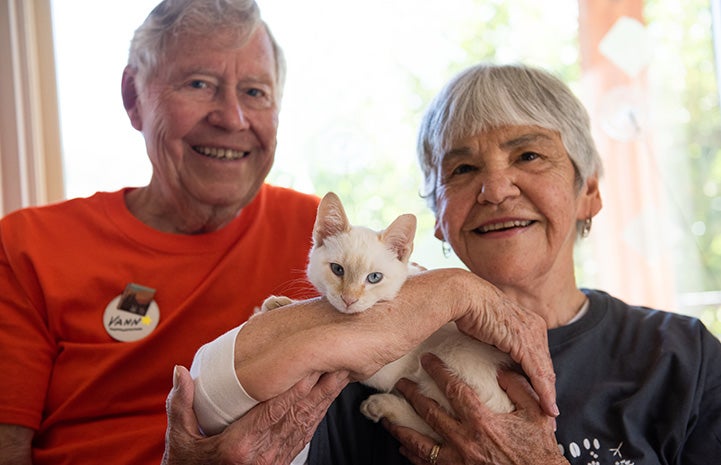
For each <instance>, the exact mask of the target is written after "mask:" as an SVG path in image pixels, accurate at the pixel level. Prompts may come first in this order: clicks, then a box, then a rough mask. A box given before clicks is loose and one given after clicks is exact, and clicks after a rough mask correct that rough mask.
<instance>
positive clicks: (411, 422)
mask: <svg viewBox="0 0 721 465" xmlns="http://www.w3.org/2000/svg"><path fill="white" fill-rule="evenodd" d="M360 410H361V413H362V414H363V415H365V416H366V418H368V419H370V420H373V421H375V422H378V421H380V419H381V418H386V419H388V421H390V422H391V423H394V424H396V425H400V426H406V427H408V428H412V429H414V430H416V431H418V432H419V433H423V434H425V435H426V436H430V437H432V438H435V439H437V440H440V439H441V438H440V436H438V434H437V433H436V432H435V431H433V429H432V428H431V427H430V426H428V424H427V423H426V422H425V421H423V420H422V419H421V417H419V416H418V414H417V413H416V411H415V410H413V407H412V406H411V404H409V403H408V401H407V400H405V399H404V398H402V397H400V396H397V395H395V394H373V395H372V396H370V397H369V398H367V399H366V400H364V401H363V402H362V403H361V406H360Z"/></svg>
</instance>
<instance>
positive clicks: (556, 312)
mask: <svg viewBox="0 0 721 465" xmlns="http://www.w3.org/2000/svg"><path fill="white" fill-rule="evenodd" d="M501 290H503V292H504V293H505V294H506V295H508V296H509V297H510V298H512V299H513V300H515V301H516V302H518V303H519V304H521V305H522V306H523V307H524V308H526V309H528V310H530V311H532V312H534V313H537V314H538V315H540V316H541V317H543V319H544V320H546V325H547V326H548V329H553V328H558V327H560V326H564V325H566V324H568V323H569V322H570V321H571V320H573V318H574V317H575V316H576V315H577V314H578V312H579V311H580V310H581V308H583V304H584V303H585V302H586V295H585V294H584V293H583V292H581V291H580V290H579V289H578V288H577V287H576V286H575V283H574V285H573V286H572V287H569V286H566V288H564V289H552V290H543V289H540V290H539V289H533V290H532V291H527V290H520V289H517V288H508V289H504V288H501Z"/></svg>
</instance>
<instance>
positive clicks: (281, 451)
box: [162, 367, 348, 465]
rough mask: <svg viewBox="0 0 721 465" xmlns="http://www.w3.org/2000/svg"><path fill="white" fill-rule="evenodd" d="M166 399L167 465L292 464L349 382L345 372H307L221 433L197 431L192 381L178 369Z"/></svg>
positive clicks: (165, 462)
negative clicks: (309, 373)
mask: <svg viewBox="0 0 721 465" xmlns="http://www.w3.org/2000/svg"><path fill="white" fill-rule="evenodd" d="M173 381H174V382H173V389H172V390H171V391H170V394H169V395H168V399H167V411H168V428H167V430H166V434H165V454H164V456H163V462H162V463H163V465H195V464H204V465H212V464H216V463H217V464H220V463H222V464H269V465H270V464H279V463H290V462H291V460H293V458H295V456H296V455H298V454H299V453H300V451H301V450H302V449H303V447H304V446H305V445H306V444H307V443H308V442H309V441H310V439H311V438H312V436H313V433H314V432H315V429H316V427H317V426H318V424H319V423H320V421H321V419H322V418H323V416H324V415H325V412H326V410H327V409H328V407H329V406H330V404H331V403H332V402H333V400H334V399H335V398H336V397H337V396H338V394H339V393H340V391H341V390H342V389H343V388H344V387H345V386H346V385H347V384H348V374H347V373H344V372H336V373H328V374H325V375H322V376H320V377H318V376H309V377H306V378H304V379H303V380H301V381H299V382H298V383H297V384H296V385H295V386H293V387H292V388H291V389H290V390H288V391H287V392H285V393H283V394H281V395H280V396H278V397H275V398H273V399H270V400H268V401H266V402H262V403H260V404H258V405H257V406H256V407H254V408H253V409H251V410H250V411H249V412H248V413H247V414H246V415H245V416H243V417H242V418H240V419H239V420H237V421H236V422H234V423H232V424H231V425H230V426H228V428H226V429H225V431H223V432H222V433H220V434H218V435H216V436H210V437H205V436H203V435H201V434H200V433H199V432H198V421H197V420H196V418H195V413H194V412H193V390H194V386H193V380H192V378H191V377H190V373H188V370H186V369H185V368H183V367H177V368H176V373H175V375H174V380H173Z"/></svg>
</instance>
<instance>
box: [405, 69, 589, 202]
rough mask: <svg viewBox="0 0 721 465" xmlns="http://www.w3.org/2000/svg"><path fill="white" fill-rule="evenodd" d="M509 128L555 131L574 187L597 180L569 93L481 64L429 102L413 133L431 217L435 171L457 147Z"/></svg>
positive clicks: (551, 80)
mask: <svg viewBox="0 0 721 465" xmlns="http://www.w3.org/2000/svg"><path fill="white" fill-rule="evenodd" d="M509 125H513V126H516V125H530V126H539V127H542V128H545V129H548V130H552V131H558V132H559V133H560V135H561V140H562V141H563V144H564V147H565V148H566V151H567V152H568V155H569V157H570V158H571V161H572V162H573V165H574V167H575V169H576V178H577V185H578V187H579V189H580V187H581V186H582V185H583V183H584V182H585V181H586V179H587V178H588V177H589V176H592V175H593V174H597V175H598V176H599V177H600V176H601V174H602V171H603V167H602V164H601V158H600V156H599V154H598V151H597V150H596V144H595V143H594V141H593V138H592V137H591V128H590V120H589V117H588V112H587V111H586V109H585V108H584V106H583V104H582V103H581V102H580V101H579V100H578V99H577V98H576V97H575V96H574V95H573V93H572V92H571V90H570V89H569V88H568V87H567V86H566V85H565V84H564V83H563V81H561V80H560V79H558V78H556V77H555V76H553V75H552V74H550V73H548V72H547V71H544V70H541V69H538V68H533V67H530V66H526V65H493V64H486V63H482V64H479V65H476V66H473V67H471V68H468V69H466V70H465V71H462V72H461V73H459V74H458V75H457V76H456V77H454V78H453V79H452V80H451V81H450V82H449V83H448V84H447V85H446V86H445V87H444V88H443V89H442V90H441V92H440V93H439V94H438V95H437V96H436V98H435V99H434V100H433V101H432V102H431V104H430V107H429V108H428V110H426V113H425V115H424V116H423V120H422V121H421V126H420V130H419V133H418V147H417V150H418V160H419V162H420V165H421V169H422V171H423V183H424V187H423V192H422V195H423V196H424V197H425V198H426V200H427V201H428V205H429V206H430V208H431V210H433V212H434V213H436V188H437V183H438V179H437V177H438V171H439V167H440V164H441V162H442V161H443V156H444V154H445V153H446V152H447V151H448V150H449V149H451V146H452V144H454V143H456V142H457V141H459V140H461V139H464V138H467V137H470V136H473V135H475V134H478V133H480V132H483V131H487V130H489V129H494V128H498V127H500V126H509Z"/></svg>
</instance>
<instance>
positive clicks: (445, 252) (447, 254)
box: [441, 241, 451, 258]
mask: <svg viewBox="0 0 721 465" xmlns="http://www.w3.org/2000/svg"><path fill="white" fill-rule="evenodd" d="M441 247H443V256H444V257H446V258H448V257H450V256H451V246H450V244H448V242H446V241H442V242H441Z"/></svg>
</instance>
